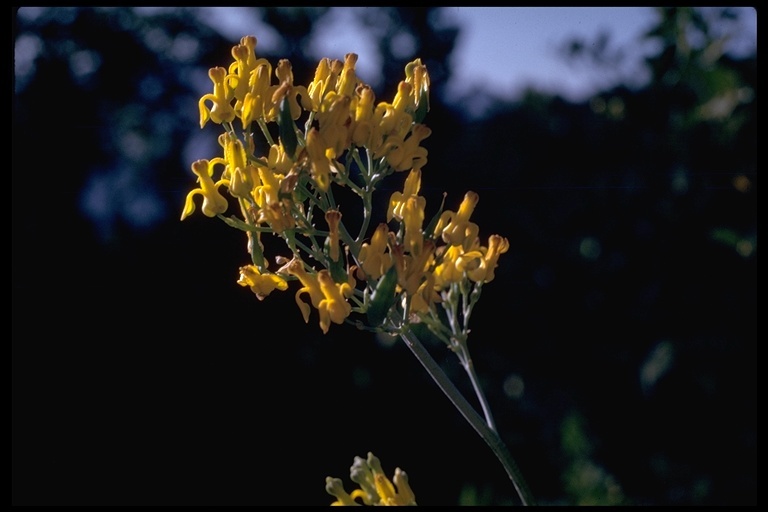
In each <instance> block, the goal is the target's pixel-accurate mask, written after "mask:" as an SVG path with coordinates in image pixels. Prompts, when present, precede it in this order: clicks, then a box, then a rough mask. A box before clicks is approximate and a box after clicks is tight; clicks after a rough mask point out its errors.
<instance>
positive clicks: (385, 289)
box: [365, 265, 397, 327]
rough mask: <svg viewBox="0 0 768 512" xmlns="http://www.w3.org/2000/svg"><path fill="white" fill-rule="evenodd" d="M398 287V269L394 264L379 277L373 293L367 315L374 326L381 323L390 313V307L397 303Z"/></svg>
mask: <svg viewBox="0 0 768 512" xmlns="http://www.w3.org/2000/svg"><path fill="white" fill-rule="evenodd" d="M396 287H397V269H396V268H395V266H394V265H392V266H391V267H389V270H387V272H386V274H384V275H383V276H381V277H380V278H379V282H378V283H376V289H375V290H373V293H372V294H371V298H370V301H369V302H368V309H367V310H366V312H365V313H366V315H367V316H368V321H369V322H370V324H371V325H372V326H374V327H375V326H378V325H381V324H382V322H384V319H385V318H386V317H387V313H389V308H391V307H392V304H394V303H395V299H396V295H395V289H396Z"/></svg>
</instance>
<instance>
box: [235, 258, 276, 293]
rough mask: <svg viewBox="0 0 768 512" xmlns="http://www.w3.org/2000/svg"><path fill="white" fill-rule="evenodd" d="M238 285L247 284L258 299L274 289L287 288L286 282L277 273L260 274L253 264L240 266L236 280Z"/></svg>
mask: <svg viewBox="0 0 768 512" xmlns="http://www.w3.org/2000/svg"><path fill="white" fill-rule="evenodd" d="M237 284H239V285H240V286H247V287H249V288H250V289H251V291H252V292H253V293H254V294H256V297H257V298H258V299H259V300H264V298H265V297H266V296H267V295H269V294H270V293H272V292H273V291H274V290H281V291H284V290H287V289H288V283H287V282H286V281H285V279H283V278H282V277H280V276H278V275H277V274H272V273H267V274H262V273H261V272H259V269H258V268H256V267H255V266H254V265H246V266H245V267H240V278H239V279H238V280H237Z"/></svg>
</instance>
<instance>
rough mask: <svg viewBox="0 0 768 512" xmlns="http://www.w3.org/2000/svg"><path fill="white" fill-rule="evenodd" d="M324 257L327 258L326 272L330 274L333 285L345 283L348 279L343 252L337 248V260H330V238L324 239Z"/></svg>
mask: <svg viewBox="0 0 768 512" xmlns="http://www.w3.org/2000/svg"><path fill="white" fill-rule="evenodd" d="M325 256H326V258H328V270H329V271H330V272H331V277H332V278H333V281H334V282H335V283H340V284H341V283H346V282H347V281H348V279H349V276H347V268H346V267H347V262H346V259H345V258H344V257H343V251H342V250H341V247H339V259H338V261H333V259H332V258H331V237H328V238H326V239H325Z"/></svg>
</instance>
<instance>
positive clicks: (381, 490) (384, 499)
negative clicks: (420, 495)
mask: <svg viewBox="0 0 768 512" xmlns="http://www.w3.org/2000/svg"><path fill="white" fill-rule="evenodd" d="M349 476H350V478H351V479H352V481H353V482H355V483H356V484H357V485H358V486H359V487H358V488H357V489H355V490H354V491H352V493H351V494H348V493H347V492H346V491H345V490H344V485H343V483H342V481H341V479H339V478H332V477H330V476H329V477H327V478H326V479H325V490H326V492H327V493H328V494H330V495H331V496H333V497H335V498H336V501H334V502H333V503H331V505H332V506H339V505H344V506H359V505H384V506H404V505H405V506H407V505H416V496H415V495H414V494H413V490H412V489H411V486H410V484H409V483H408V475H407V474H406V473H405V471H403V470H401V469H400V468H395V475H394V478H393V479H392V480H390V479H389V478H387V475H386V474H384V471H383V470H382V469H381V462H380V461H379V459H378V458H377V457H376V456H375V455H374V454H373V453H371V452H368V458H366V459H363V458H362V457H355V461H354V463H353V464H352V467H351V468H349ZM393 481H394V482H393ZM358 500H360V501H362V503H360V501H358Z"/></svg>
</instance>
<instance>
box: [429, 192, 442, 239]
mask: <svg viewBox="0 0 768 512" xmlns="http://www.w3.org/2000/svg"><path fill="white" fill-rule="evenodd" d="M444 206H445V194H443V200H442V201H441V202H440V208H439V209H438V210H437V213H436V214H435V216H434V217H432V220H430V221H429V224H427V229H426V230H424V233H426V234H427V235H426V236H427V237H429V238H435V234H434V231H435V227H436V226H437V223H438V221H439V220H440V216H441V215H442V214H443V207H444Z"/></svg>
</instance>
